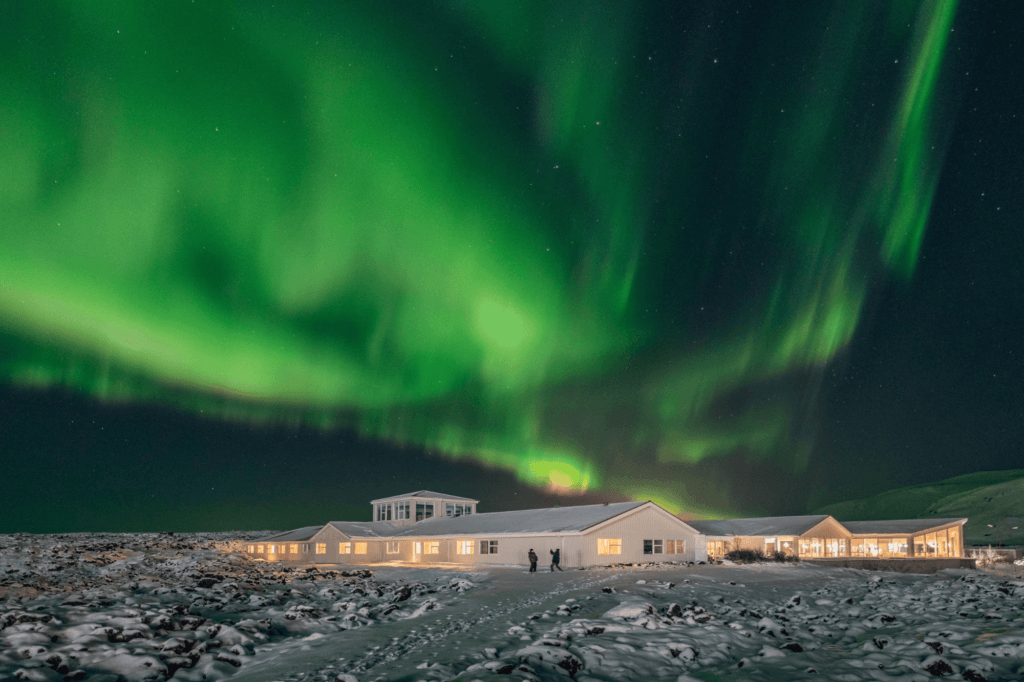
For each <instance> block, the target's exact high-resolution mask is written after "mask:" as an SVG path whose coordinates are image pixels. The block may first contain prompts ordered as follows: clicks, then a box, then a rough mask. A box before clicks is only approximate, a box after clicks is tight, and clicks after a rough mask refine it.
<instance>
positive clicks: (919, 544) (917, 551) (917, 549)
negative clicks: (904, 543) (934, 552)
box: [914, 535, 928, 556]
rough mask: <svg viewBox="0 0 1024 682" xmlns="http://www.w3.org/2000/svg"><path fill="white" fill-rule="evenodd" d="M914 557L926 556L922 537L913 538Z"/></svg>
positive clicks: (925, 546)
mask: <svg viewBox="0 0 1024 682" xmlns="http://www.w3.org/2000/svg"><path fill="white" fill-rule="evenodd" d="M914 556H928V550H927V545H925V543H924V536H923V535H918V536H917V537H915V538H914Z"/></svg>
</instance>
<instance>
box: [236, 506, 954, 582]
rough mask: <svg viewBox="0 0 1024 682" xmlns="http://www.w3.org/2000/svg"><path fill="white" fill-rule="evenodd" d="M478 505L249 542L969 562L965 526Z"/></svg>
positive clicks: (569, 561) (367, 557)
mask: <svg viewBox="0 0 1024 682" xmlns="http://www.w3.org/2000/svg"><path fill="white" fill-rule="evenodd" d="M478 504H479V500H474V499H470V498H466V497H459V496H457V495H445V494H442V493H436V492H432V491H429V490H420V491H417V492H414V493H407V494H404V495H395V496H393V497H386V498H380V499H376V500H373V501H372V502H371V505H372V509H373V518H374V521H371V522H357V521H331V522H329V523H327V524H325V525H323V526H308V527H306V528H299V529H296V530H292V531H288V532H286V533H278V534H276V535H272V536H269V537H266V538H263V539H262V540H260V541H258V542H251V543H246V552H247V553H248V554H249V555H250V556H252V557H253V558H259V559H263V560H266V561H287V562H298V563H309V564H313V563H315V564H340V565H344V564H353V565H354V564H374V563H384V562H401V563H408V564H466V565H501V564H506V565H507V564H519V565H524V564H526V563H527V554H528V553H529V551H530V550H531V549H532V550H534V551H535V552H536V553H537V555H538V556H539V558H540V564H541V565H545V564H548V563H549V562H550V559H551V555H552V552H554V551H555V550H558V552H559V556H560V559H561V566H563V567H566V568H580V567H587V566H598V565H606V564H612V563H637V562H648V561H655V562H656V561H706V560H709V559H710V560H715V559H719V558H722V557H724V556H725V555H726V554H727V553H729V552H730V551H732V550H736V549H749V550H755V551H759V552H763V553H765V554H772V553H774V552H783V553H786V554H790V555H793V556H797V557H800V558H801V559H842V558H865V559H867V558H874V559H939V558H959V557H963V556H964V548H963V525H964V524H965V523H966V522H967V519H962V518H961V519H910V520H900V521H850V522H845V523H841V522H839V521H837V520H836V519H834V518H833V517H831V516H829V515H816V516H813V515H812V516H777V517H764V518H751V519H719V520H710V521H682V520H680V519H679V518H678V517H676V516H674V515H672V514H671V513H669V512H667V511H665V510H664V509H662V508H661V507H659V506H658V505H656V504H654V503H653V502H618V503H613V504H603V505H602V504H596V505H580V506H574V507H552V508H549V509H523V510H517V511H508V512H491V513H484V514H480V513H478V512H477V505H478Z"/></svg>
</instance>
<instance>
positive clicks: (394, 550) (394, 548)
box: [388, 542, 399, 554]
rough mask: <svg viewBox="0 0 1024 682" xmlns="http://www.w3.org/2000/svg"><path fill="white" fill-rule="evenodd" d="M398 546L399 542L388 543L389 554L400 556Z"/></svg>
mask: <svg viewBox="0 0 1024 682" xmlns="http://www.w3.org/2000/svg"><path fill="white" fill-rule="evenodd" d="M398 544H399V543H397V542H389V543H388V554H398Z"/></svg>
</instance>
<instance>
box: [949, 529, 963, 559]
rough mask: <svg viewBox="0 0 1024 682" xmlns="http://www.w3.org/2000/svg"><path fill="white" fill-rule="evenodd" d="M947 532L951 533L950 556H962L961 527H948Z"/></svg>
mask: <svg viewBox="0 0 1024 682" xmlns="http://www.w3.org/2000/svg"><path fill="white" fill-rule="evenodd" d="M946 533H947V534H948V535H949V556H952V557H958V556H960V529H959V528H948V529H946Z"/></svg>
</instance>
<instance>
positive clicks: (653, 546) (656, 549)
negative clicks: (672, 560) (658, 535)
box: [644, 540, 664, 554]
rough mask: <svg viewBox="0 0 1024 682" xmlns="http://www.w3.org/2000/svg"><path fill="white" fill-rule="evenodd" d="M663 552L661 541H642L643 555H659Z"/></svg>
mask: <svg viewBox="0 0 1024 682" xmlns="http://www.w3.org/2000/svg"><path fill="white" fill-rule="evenodd" d="M663 551H664V546H663V544H662V541H661V540H644V554H661V553H662V552H663Z"/></svg>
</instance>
